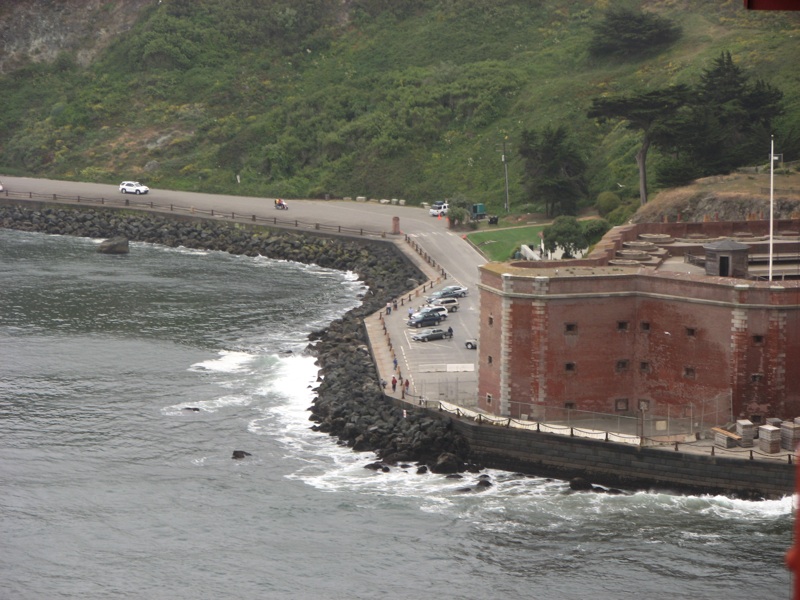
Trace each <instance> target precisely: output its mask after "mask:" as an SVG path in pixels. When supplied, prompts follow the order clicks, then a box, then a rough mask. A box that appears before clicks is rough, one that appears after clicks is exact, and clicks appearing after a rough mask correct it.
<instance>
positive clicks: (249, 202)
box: [2, 177, 486, 406]
mask: <svg viewBox="0 0 800 600" xmlns="http://www.w3.org/2000/svg"><path fill="white" fill-rule="evenodd" d="M2 182H3V185H4V186H5V188H6V189H7V190H8V191H9V192H32V193H35V194H59V195H67V196H82V197H90V198H111V199H115V200H118V199H119V198H120V196H121V194H120V192H119V188H118V186H116V185H107V184H97V183H75V182H65V181H55V180H47V179H29V178H21V177H3V178H2ZM136 199H137V200H139V201H143V200H145V199H147V200H151V201H153V202H154V203H157V204H165V205H166V204H174V205H176V206H192V207H195V208H197V209H199V210H206V211H210V210H212V209H213V210H215V211H218V212H228V213H230V212H235V213H238V214H247V215H250V214H255V215H257V216H260V217H262V216H263V217H267V218H272V217H275V216H278V217H279V218H281V219H287V218H291V219H298V220H301V221H307V222H312V223H320V224H322V225H342V226H346V227H349V228H363V229H365V230H370V231H386V232H391V231H392V223H393V219H394V217H398V218H399V219H400V230H401V232H402V233H404V234H406V235H408V236H409V237H410V238H412V239H413V240H414V241H416V242H417V243H418V244H419V245H420V246H421V247H422V248H424V250H425V251H426V252H427V253H428V254H430V255H431V256H432V257H435V260H436V262H437V263H439V265H440V266H441V267H442V268H443V269H444V270H445V271H446V273H447V280H445V281H443V282H442V283H441V284H440V285H439V286H438V287H443V286H444V285H448V284H451V283H457V284H460V285H464V286H466V287H468V288H469V289H470V295H469V296H468V297H467V298H464V299H462V300H460V304H461V306H460V309H459V310H458V312H455V313H451V314H450V315H449V317H448V319H447V320H446V321H445V322H444V323H443V325H444V326H445V328H446V327H447V326H448V325H449V326H451V327H452V328H453V330H454V332H455V335H454V338H453V339H452V340H442V341H434V342H426V343H421V342H413V341H411V339H410V336H411V335H412V334H413V333H415V332H416V330H414V329H410V328H408V327H406V326H405V320H406V318H407V316H408V312H407V310H408V304H406V303H404V305H403V306H402V307H401V308H400V309H399V310H398V311H397V312H396V313H394V314H393V315H391V316H390V317H389V318H387V319H386V325H387V335H388V336H390V338H391V341H392V345H393V348H394V350H395V356H396V357H397V358H398V363H399V369H400V371H401V372H402V373H404V374H405V375H409V376H410V379H411V380H412V388H411V392H412V393H413V394H414V395H415V396H420V395H422V396H425V398H427V399H429V400H448V401H450V402H458V403H460V404H462V405H465V406H474V404H475V401H476V383H477V374H476V372H475V361H476V360H477V352H475V351H474V350H467V349H466V348H465V347H464V341H465V340H466V339H467V338H468V337H473V336H476V335H477V333H478V314H479V307H478V294H477V286H476V284H477V281H478V266H480V265H482V264H484V263H485V262H486V259H485V258H484V257H483V255H481V254H480V253H479V252H478V251H477V250H475V248H473V247H472V246H471V245H470V244H468V243H467V242H465V241H464V240H463V239H462V237H461V234H458V233H453V232H451V231H449V230H448V228H447V221H446V220H444V219H441V220H440V219H437V218H435V217H431V216H430V215H429V214H428V212H427V211H425V210H423V209H421V208H418V207H411V206H400V205H391V204H380V203H378V202H354V201H342V200H329V201H325V200H288V201H287V202H288V204H289V210H288V211H285V212H284V211H280V212H279V213H278V211H276V210H275V208H274V204H273V200H274V199H273V198H254V197H245V196H224V195H218V194H200V193H193V192H180V191H170V190H159V189H152V190H151V192H150V194H148V195H147V196H141V197H136ZM276 213H278V215H276ZM421 303H422V298H421V297H420V298H415V299H414V301H413V303H412V305H413V306H415V307H416V306H419V305H420V304H421Z"/></svg>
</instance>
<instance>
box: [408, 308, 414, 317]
mask: <svg viewBox="0 0 800 600" xmlns="http://www.w3.org/2000/svg"><path fill="white" fill-rule="evenodd" d="M412 316H414V308H413V307H411V306H409V307H408V318H409V319H410V318H411V317H412Z"/></svg>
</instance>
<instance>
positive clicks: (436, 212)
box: [430, 202, 449, 217]
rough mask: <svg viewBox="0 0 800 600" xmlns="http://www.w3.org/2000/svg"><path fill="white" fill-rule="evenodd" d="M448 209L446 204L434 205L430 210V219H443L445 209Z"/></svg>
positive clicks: (445, 212)
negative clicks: (440, 217)
mask: <svg viewBox="0 0 800 600" xmlns="http://www.w3.org/2000/svg"><path fill="white" fill-rule="evenodd" d="M448 208H449V205H448V204H447V203H446V202H445V203H444V204H440V205H438V206H437V205H436V204H434V205H433V206H432V207H431V210H430V213H431V216H432V217H439V216H442V217H443V216H445V215H446V214H447V209H448Z"/></svg>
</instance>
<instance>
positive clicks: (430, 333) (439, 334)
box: [411, 327, 453, 342]
mask: <svg viewBox="0 0 800 600" xmlns="http://www.w3.org/2000/svg"><path fill="white" fill-rule="evenodd" d="M451 337H453V334H452V333H450V332H449V331H447V330H445V329H436V328H435V327H433V328H431V329H423V330H422V331H420V332H419V333H415V334H414V335H412V336H411V339H412V340H414V341H416V342H430V341H431V340H445V339H448V338H451Z"/></svg>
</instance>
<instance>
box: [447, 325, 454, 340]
mask: <svg viewBox="0 0 800 600" xmlns="http://www.w3.org/2000/svg"><path fill="white" fill-rule="evenodd" d="M447 336H448V337H451V338H452V337H453V328H452V327H448V328H447Z"/></svg>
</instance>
